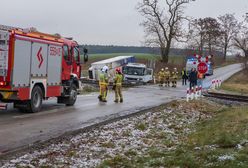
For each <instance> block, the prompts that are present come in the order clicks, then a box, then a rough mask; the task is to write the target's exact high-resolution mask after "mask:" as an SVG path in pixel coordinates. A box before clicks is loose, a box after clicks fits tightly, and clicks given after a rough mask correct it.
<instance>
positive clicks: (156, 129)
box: [2, 101, 230, 168]
mask: <svg viewBox="0 0 248 168" xmlns="http://www.w3.org/2000/svg"><path fill="white" fill-rule="evenodd" d="M206 106H208V104H206ZM206 118H211V114H208V113H203V112H200V111H198V110H197V109H195V108H194V107H191V104H190V103H189V104H187V103H186V102H184V101H181V102H180V103H179V102H178V101H175V102H173V103H172V104H171V105H168V106H160V107H157V108H155V109H154V110H151V111H150V112H147V113H145V114H142V115H140V116H136V117H131V118H127V119H122V120H120V121H116V122H114V123H109V124H107V125H104V126H100V127H98V128H95V129H92V130H89V131H88V132H84V133H80V134H78V135H76V136H73V137H71V138H69V139H64V140H61V141H59V142H56V143H52V144H49V145H48V146H46V147H44V148H41V149H36V150H34V151H32V152H29V153H26V154H24V155H22V156H15V157H13V158H12V159H10V160H5V161H4V162H3V165H2V167H3V168H9V167H30V168H32V167H89V168H90V167H96V166H97V165H99V164H100V163H101V162H102V161H104V160H106V159H110V158H112V157H114V156H117V155H123V156H124V155H125V153H128V152H129V153H130V152H133V153H135V154H139V155H144V154H145V153H146V151H147V150H148V148H149V147H159V148H161V149H165V150H168V151H170V150H174V149H176V147H177V145H178V144H179V143H180V142H179V141H180V138H181V137H182V136H186V135H188V134H189V133H190V132H192V131H193V130H194V129H192V123H195V122H197V121H199V120H201V119H206ZM165 139H166V141H168V143H162V141H163V142H164V140H165ZM127 157H130V158H129V159H131V157H132V156H127ZM221 159H226V157H224V156H223V158H220V160H221ZM227 159H230V158H228V157H227Z"/></svg>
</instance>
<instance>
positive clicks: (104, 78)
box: [98, 66, 109, 102]
mask: <svg viewBox="0 0 248 168" xmlns="http://www.w3.org/2000/svg"><path fill="white" fill-rule="evenodd" d="M108 70H109V68H108V67H107V66H104V67H103V68H102V71H101V73H100V75H99V86H100V95H99V96H98V99H99V101H102V102H107V99H106V98H107V93H108V83H109V77H108Z"/></svg>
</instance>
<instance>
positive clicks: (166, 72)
mask: <svg viewBox="0 0 248 168" xmlns="http://www.w3.org/2000/svg"><path fill="white" fill-rule="evenodd" d="M170 75H171V73H170V70H169V68H168V67H166V68H165V86H167V87H169V86H170Z"/></svg>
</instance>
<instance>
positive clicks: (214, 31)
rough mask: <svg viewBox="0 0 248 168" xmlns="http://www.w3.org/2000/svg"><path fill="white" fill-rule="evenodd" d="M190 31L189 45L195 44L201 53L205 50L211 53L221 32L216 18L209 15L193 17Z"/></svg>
mask: <svg viewBox="0 0 248 168" xmlns="http://www.w3.org/2000/svg"><path fill="white" fill-rule="evenodd" d="M190 32H191V33H190V36H191V38H190V42H191V45H193V46H195V48H196V49H197V50H198V54H200V55H202V54H203V52H204V51H205V50H208V53H209V54H211V55H212V54H213V49H214V47H215V48H217V47H216V46H217V44H218V38H219V37H220V34H221V31H220V26H219V23H218V22H217V20H216V19H215V18H211V17H207V18H200V19H195V20H193V21H192V22H191V31H190Z"/></svg>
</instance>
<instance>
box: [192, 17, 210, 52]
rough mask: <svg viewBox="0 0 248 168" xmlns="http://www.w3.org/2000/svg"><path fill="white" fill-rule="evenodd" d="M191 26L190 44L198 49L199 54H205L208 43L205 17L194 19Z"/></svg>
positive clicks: (194, 48)
mask: <svg viewBox="0 0 248 168" xmlns="http://www.w3.org/2000/svg"><path fill="white" fill-rule="evenodd" d="M190 28H191V29H190V37H189V45H190V47H191V48H192V49H193V50H196V51H197V54H199V55H203V51H204V47H205V43H206V33H205V26H204V21H203V19H194V20H192V21H191V26H190Z"/></svg>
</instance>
